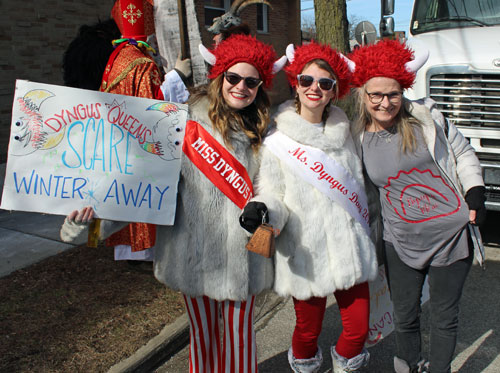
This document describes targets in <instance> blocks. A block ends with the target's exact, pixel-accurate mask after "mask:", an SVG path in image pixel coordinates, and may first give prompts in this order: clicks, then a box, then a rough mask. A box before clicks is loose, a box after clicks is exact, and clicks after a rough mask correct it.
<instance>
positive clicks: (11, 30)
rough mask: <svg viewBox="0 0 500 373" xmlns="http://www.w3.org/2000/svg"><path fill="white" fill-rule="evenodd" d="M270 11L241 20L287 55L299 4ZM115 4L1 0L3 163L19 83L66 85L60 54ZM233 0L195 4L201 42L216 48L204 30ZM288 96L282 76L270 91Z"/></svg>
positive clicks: (283, 0)
mask: <svg viewBox="0 0 500 373" xmlns="http://www.w3.org/2000/svg"><path fill="white" fill-rule="evenodd" d="M270 2H271V4H272V6H273V7H272V8H268V7H267V6H265V5H264V6H263V5H258V6H255V5H250V6H249V7H248V8H246V9H245V10H244V11H243V12H242V18H243V20H244V22H246V23H247V24H248V25H249V26H250V27H251V29H252V33H253V34H254V35H256V36H257V38H258V39H260V40H262V41H264V42H266V43H270V44H273V46H274V48H275V49H276V52H277V53H278V54H280V55H282V54H284V52H285V48H286V46H287V45H288V44H289V43H294V44H298V43H300V1H299V0H271V1H270ZM113 3H114V0H79V1H76V0H45V1H33V0H25V1H23V3H22V5H21V3H20V2H18V1H13V0H4V1H2V12H0V50H2V54H1V55H0V68H1V71H0V163H4V162H6V160H7V148H8V143H9V136H10V124H11V123H10V122H11V110H12V102H13V99H14V88H15V81H16V79H23V80H31V81H36V82H41V83H48V84H57V85H62V84H63V79H62V69H61V64H62V56H63V53H64V50H65V49H66V47H67V46H68V44H69V43H70V41H71V40H72V39H73V38H74V37H75V36H76V33H77V30H78V28H79V27H80V26H81V25H82V24H92V23H95V22H96V21H97V20H98V19H101V20H104V19H107V18H108V17H109V14H110V10H111V8H112V6H113ZM230 3H231V0H195V5H196V13H197V17H198V22H199V24H200V31H201V35H202V40H203V43H204V44H205V45H206V46H210V45H211V44H212V41H211V35H210V34H209V32H208V31H207V30H206V28H207V26H206V25H210V24H211V23H212V19H213V17H214V16H218V15H220V14H222V13H224V12H225V11H226V10H227V9H229V7H230ZM289 95H290V91H289V88H288V84H287V82H286V79H285V76H284V73H283V72H281V73H279V75H278V77H277V79H276V80H275V82H274V88H273V90H272V92H271V93H270V97H271V99H272V101H273V103H279V102H281V101H283V100H285V99H286V98H288V97H289Z"/></svg>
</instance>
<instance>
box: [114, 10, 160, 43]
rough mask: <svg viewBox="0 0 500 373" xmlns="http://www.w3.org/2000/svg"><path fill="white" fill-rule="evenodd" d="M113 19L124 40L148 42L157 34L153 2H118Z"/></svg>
mask: <svg viewBox="0 0 500 373" xmlns="http://www.w3.org/2000/svg"><path fill="white" fill-rule="evenodd" d="M111 18H113V19H114V20H115V22H116V24H117V26H118V28H119V29H120V32H121V34H122V37H123V38H127V39H135V40H141V41H146V39H147V37H148V35H151V34H153V33H154V32H155V29H154V27H155V26H154V12H153V0H116V2H115V5H114V6H113V9H112V10H111Z"/></svg>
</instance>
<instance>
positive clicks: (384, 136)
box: [375, 126, 396, 143]
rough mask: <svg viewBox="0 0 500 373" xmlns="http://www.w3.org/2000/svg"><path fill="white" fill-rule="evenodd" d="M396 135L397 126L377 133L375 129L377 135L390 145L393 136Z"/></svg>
mask: <svg viewBox="0 0 500 373" xmlns="http://www.w3.org/2000/svg"><path fill="white" fill-rule="evenodd" d="M395 133H396V128H395V126H391V127H389V128H382V129H380V130H378V131H377V128H375V135H377V137H378V138H379V139H381V140H385V142H387V143H389V142H391V141H392V136H393V135H394V134H395Z"/></svg>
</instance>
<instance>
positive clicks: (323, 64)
mask: <svg viewBox="0 0 500 373" xmlns="http://www.w3.org/2000/svg"><path fill="white" fill-rule="evenodd" d="M313 63H314V64H316V65H317V66H318V67H319V68H320V69H323V70H326V71H328V72H329V73H330V75H331V76H332V78H333V79H335V80H338V79H337V74H335V72H334V71H333V69H332V68H331V67H330V65H329V64H328V63H327V62H326V61H325V60H321V59H315V60H311V61H309V62H308V63H306V64H305V65H304V68H303V69H302V71H304V70H305V69H306V68H308V67H309V66H311V65H312V64H313ZM338 96H339V87H338V85H337V84H335V96H334V100H335V101H337V97H338ZM331 104H332V101H331V100H330V102H329V103H328V104H327V105H326V106H325V108H324V109H323V113H322V114H321V120H322V121H323V122H326V120H327V119H328V114H329V112H330V105H331ZM301 107H302V105H301V103H300V99H299V95H298V94H297V93H295V111H296V112H297V114H300V109H301Z"/></svg>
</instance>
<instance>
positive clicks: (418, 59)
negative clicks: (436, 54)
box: [405, 38, 429, 73]
mask: <svg viewBox="0 0 500 373" xmlns="http://www.w3.org/2000/svg"><path fill="white" fill-rule="evenodd" d="M406 45H407V46H408V47H410V48H411V49H413V51H414V56H415V58H414V59H413V60H411V61H409V62H407V63H405V68H406V71H408V72H411V73H416V72H417V71H418V69H420V68H421V67H422V66H424V64H425V63H426V62H427V59H428V58H429V49H428V48H427V47H426V46H425V45H424V43H423V42H421V41H420V40H417V39H413V38H410V39H408V40H407V41H406Z"/></svg>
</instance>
